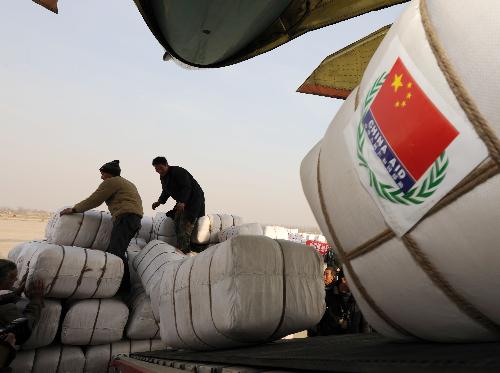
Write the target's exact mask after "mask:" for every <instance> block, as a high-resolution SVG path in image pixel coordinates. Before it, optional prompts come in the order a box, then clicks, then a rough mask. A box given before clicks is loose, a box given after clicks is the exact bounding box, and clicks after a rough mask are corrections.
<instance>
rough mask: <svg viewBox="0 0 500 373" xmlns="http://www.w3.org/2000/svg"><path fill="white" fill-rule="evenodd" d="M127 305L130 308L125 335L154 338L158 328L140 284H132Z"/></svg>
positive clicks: (157, 335)
mask: <svg viewBox="0 0 500 373" xmlns="http://www.w3.org/2000/svg"><path fill="white" fill-rule="evenodd" d="M127 305H128V308H129V310H130V314H129V317H128V322H127V326H126V329H125V336H126V337H127V338H129V339H155V338H159V337H160V328H159V326H158V323H157V322H156V319H155V317H154V315H153V310H152V308H151V301H150V300H149V297H148V295H147V294H146V292H145V291H144V289H143V288H142V286H141V285H140V284H138V285H135V286H134V285H133V286H132V290H131V294H130V297H129V299H127Z"/></svg>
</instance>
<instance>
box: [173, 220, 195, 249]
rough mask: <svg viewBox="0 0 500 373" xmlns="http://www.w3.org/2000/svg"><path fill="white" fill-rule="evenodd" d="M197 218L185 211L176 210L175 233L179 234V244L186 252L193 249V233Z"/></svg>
mask: <svg viewBox="0 0 500 373" xmlns="http://www.w3.org/2000/svg"><path fill="white" fill-rule="evenodd" d="M196 220H198V219H196V218H192V217H190V216H188V215H187V214H186V212H185V211H182V212H181V211H176V213H175V219H174V224H175V234H176V236H177V246H178V248H179V250H181V251H182V252H183V253H184V254H187V253H189V252H190V251H191V250H192V247H191V234H192V233H193V229H194V225H195V224H196Z"/></svg>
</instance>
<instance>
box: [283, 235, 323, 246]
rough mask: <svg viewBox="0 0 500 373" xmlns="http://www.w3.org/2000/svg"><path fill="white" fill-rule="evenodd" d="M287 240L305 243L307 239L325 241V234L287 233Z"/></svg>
mask: <svg viewBox="0 0 500 373" xmlns="http://www.w3.org/2000/svg"><path fill="white" fill-rule="evenodd" d="M288 240H289V241H293V242H298V243H302V244H305V243H306V242H307V241H317V242H324V243H326V238H325V236H323V235H321V234H315V233H288Z"/></svg>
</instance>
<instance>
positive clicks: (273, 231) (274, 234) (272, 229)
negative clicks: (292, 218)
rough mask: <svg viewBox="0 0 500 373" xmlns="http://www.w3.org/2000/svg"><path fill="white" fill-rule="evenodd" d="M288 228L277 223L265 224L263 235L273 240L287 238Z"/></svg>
mask: <svg viewBox="0 0 500 373" xmlns="http://www.w3.org/2000/svg"><path fill="white" fill-rule="evenodd" d="M288 233H289V229H288V228H285V227H280V226H278V225H265V226H264V236H266V237H269V238H272V239H273V240H288Z"/></svg>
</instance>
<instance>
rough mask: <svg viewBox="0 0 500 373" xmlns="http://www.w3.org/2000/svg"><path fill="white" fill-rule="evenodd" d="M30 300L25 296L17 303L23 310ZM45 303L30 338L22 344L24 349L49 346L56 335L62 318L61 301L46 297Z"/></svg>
mask: <svg viewBox="0 0 500 373" xmlns="http://www.w3.org/2000/svg"><path fill="white" fill-rule="evenodd" d="M28 302H29V301H28V299H26V298H23V299H21V300H20V301H19V302H17V304H16V305H17V306H18V308H19V309H20V310H23V309H24V308H25V307H26V305H27V304H28ZM43 303H44V306H43V308H42V310H41V312H40V319H39V320H38V322H37V323H36V324H35V326H34V327H33V331H32V332H31V336H30V337H29V339H28V340H27V341H26V342H25V343H24V344H23V345H22V349H23V350H30V349H35V348H40V347H45V346H48V345H50V344H51V343H52V341H54V338H55V337H56V334H57V330H58V328H59V319H60V318H61V308H62V307H61V302H60V301H59V300H56V299H44V301H43Z"/></svg>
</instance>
